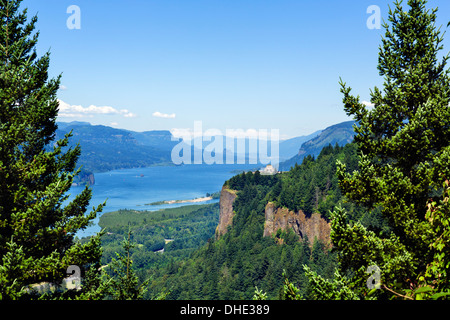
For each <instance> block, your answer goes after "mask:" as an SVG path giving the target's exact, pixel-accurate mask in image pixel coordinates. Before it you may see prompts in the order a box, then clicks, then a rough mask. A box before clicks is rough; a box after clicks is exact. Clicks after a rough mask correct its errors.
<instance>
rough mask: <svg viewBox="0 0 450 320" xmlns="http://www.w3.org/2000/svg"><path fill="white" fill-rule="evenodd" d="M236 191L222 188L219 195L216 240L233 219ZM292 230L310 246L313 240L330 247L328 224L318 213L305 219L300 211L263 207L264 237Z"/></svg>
mask: <svg viewBox="0 0 450 320" xmlns="http://www.w3.org/2000/svg"><path fill="white" fill-rule="evenodd" d="M236 196H237V195H236V191H234V190H230V189H228V188H227V187H223V188H222V191H221V193H220V202H219V208H220V217H219V225H218V226H217V228H216V239H218V238H220V237H221V236H222V235H224V234H225V233H227V230H228V226H231V225H232V223H233V218H234V214H235V213H234V211H233V202H234V200H235V199H236ZM289 228H292V230H293V231H294V232H295V233H296V234H297V235H298V236H299V237H300V240H303V239H304V238H305V236H306V237H307V238H308V241H309V243H310V245H311V246H312V244H313V243H314V239H318V240H320V241H321V242H322V243H324V244H325V245H326V246H327V247H330V246H331V240H330V231H331V227H330V223H329V222H328V221H326V220H325V219H324V218H322V216H321V215H320V214H319V213H314V214H312V215H311V216H310V217H307V216H306V215H305V214H304V213H303V212H302V211H299V212H293V211H290V210H289V209H286V208H277V207H276V206H275V204H274V203H272V202H269V203H267V205H266V207H265V222H264V236H265V237H268V236H272V235H273V234H275V233H276V232H277V231H278V229H282V230H287V229H289Z"/></svg>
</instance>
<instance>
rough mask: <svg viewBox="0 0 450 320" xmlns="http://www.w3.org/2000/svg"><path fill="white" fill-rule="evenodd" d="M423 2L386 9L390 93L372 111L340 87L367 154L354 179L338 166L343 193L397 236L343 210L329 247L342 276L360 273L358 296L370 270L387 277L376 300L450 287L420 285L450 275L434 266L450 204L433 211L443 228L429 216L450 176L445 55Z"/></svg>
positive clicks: (376, 93) (379, 92)
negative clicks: (357, 220)
mask: <svg viewBox="0 0 450 320" xmlns="http://www.w3.org/2000/svg"><path fill="white" fill-rule="evenodd" d="M426 3H427V1H425V0H409V1H408V7H409V8H408V10H406V9H405V8H404V7H403V3H402V1H396V2H395V3H394V5H395V8H394V10H391V9H390V10H389V18H388V21H389V22H390V23H389V24H388V23H385V24H384V26H383V27H384V28H385V29H386V33H385V36H384V37H383V38H382V44H381V46H380V49H379V61H378V70H379V72H380V75H381V76H383V77H384V85H383V89H379V88H374V90H372V92H371V103H372V104H373V105H374V106H373V108H371V109H370V108H368V107H366V106H365V105H364V104H362V103H361V102H360V100H359V96H358V97H355V96H353V95H351V94H350V92H351V89H350V88H349V87H347V86H346V85H345V84H344V83H342V82H341V85H342V89H341V92H342V93H343V95H344V99H343V102H344V108H345V111H346V112H347V114H348V115H351V116H353V117H354V119H355V120H356V122H357V126H355V132H356V136H355V142H356V143H357V145H358V147H359V151H360V155H359V170H357V171H354V172H352V173H349V172H347V170H346V167H345V165H343V164H342V163H340V162H338V170H337V172H338V177H339V185H340V188H341V190H342V193H343V194H345V196H346V197H347V198H348V199H350V200H351V201H353V202H355V203H358V204H362V205H364V206H366V207H367V209H368V210H374V209H377V210H381V212H382V214H383V216H384V218H385V219H386V221H387V222H388V224H389V226H390V228H391V230H392V233H391V234H390V235H384V236H382V235H381V234H377V233H375V232H373V231H371V230H368V229H366V228H365V227H363V226H362V225H361V224H359V223H356V224H354V225H350V224H348V223H347V219H346V215H345V212H343V210H336V212H335V213H334V220H333V223H332V228H333V230H332V241H333V244H334V246H335V248H336V249H337V251H339V256H340V264H341V269H343V270H344V271H352V273H353V274H354V276H353V277H352V278H351V279H350V280H349V284H348V285H349V287H350V288H352V289H353V290H355V292H357V293H358V294H359V295H360V297H363V296H366V295H367V293H368V291H369V288H368V286H367V282H366V281H367V279H368V278H369V276H370V275H371V274H366V271H367V268H368V267H369V266H370V265H376V266H378V267H379V270H380V282H381V283H379V284H380V287H381V288H382V289H383V290H378V291H376V292H377V293H376V295H378V296H382V295H387V296H392V294H394V295H397V296H399V297H407V298H414V297H418V296H415V295H414V290H419V289H420V288H422V289H420V290H419V292H420V291H423V290H424V289H423V287H427V288H429V289H430V290H432V291H433V292H435V291H440V290H446V289H449V281H442V279H437V278H436V277H435V278H430V277H429V278H428V279H425V278H424V277H423V276H424V275H425V274H428V275H431V274H433V275H438V274H440V275H441V277H442V275H443V274H444V273H443V272H440V273H439V272H436V270H434V269H433V270H434V271H433V272H431V271H430V270H429V269H430V266H434V267H436V268H437V266H441V267H442V268H447V269H449V268H450V265H448V266H443V264H439V263H433V261H435V260H436V258H437V255H439V254H441V253H442V252H447V251H448V246H449V243H448V242H447V243H443V242H439V241H436V239H438V238H440V237H441V236H442V235H443V234H447V233H448V232H447V233H445V228H444V229H443V228H442V223H443V220H445V219H447V223H448V221H450V220H449V219H450V217H449V216H448V215H447V216H446V217H445V216H444V213H448V210H441V209H442V208H444V207H445V208H446V206H447V205H446V203H447V202H448V200H447V202H444V204H442V205H441V207H438V209H436V212H439V213H440V215H439V220H438V219H435V221H434V222H433V220H432V219H430V218H429V216H430V213H427V210H428V211H429V210H430V209H429V208H430V205H429V203H432V204H433V206H434V207H433V208H436V204H437V202H436V201H438V199H439V198H440V199H442V193H443V188H442V186H443V182H444V181H445V180H446V179H449V177H450V108H449V102H450V76H449V70H448V69H447V68H446V64H447V60H448V55H447V56H444V57H443V58H439V53H440V51H441V50H442V49H443V47H442V41H443V34H442V33H441V31H440V28H437V27H436V25H435V21H436V13H437V9H433V10H430V9H427V8H426ZM427 205H428V206H427ZM437 221H439V223H437ZM437 226H440V227H441V228H438V227H437ZM448 227H449V226H448V225H447V226H446V228H447V230H448ZM447 237H448V235H447ZM433 244H434V246H433ZM443 246H444V247H446V248H447V249H445V248H444V247H443ZM437 248H439V250H438V249H437ZM427 270H428V271H427ZM441 271H443V270H441ZM341 274H343V273H342V272H341ZM316 283H318V282H317V281H316ZM408 290H409V291H408ZM319 291H320V290H317V292H319ZM335 296H336V295H335Z"/></svg>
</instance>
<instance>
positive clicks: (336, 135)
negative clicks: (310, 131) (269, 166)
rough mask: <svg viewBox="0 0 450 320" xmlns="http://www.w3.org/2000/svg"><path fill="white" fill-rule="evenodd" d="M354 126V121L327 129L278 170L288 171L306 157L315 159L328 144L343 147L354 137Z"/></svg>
mask: <svg viewBox="0 0 450 320" xmlns="http://www.w3.org/2000/svg"><path fill="white" fill-rule="evenodd" d="M354 124H355V122H354V121H347V122H342V123H338V124H335V125H332V126H330V127H327V128H326V129H325V130H323V131H321V132H320V134H318V135H317V136H316V137H314V138H312V139H310V140H308V141H306V142H304V143H303V144H302V145H301V147H300V150H299V151H298V153H297V154H296V155H295V156H293V157H292V158H290V159H289V160H286V161H284V162H281V163H280V170H282V171H287V170H289V169H290V168H291V167H293V166H295V164H296V163H298V164H300V163H301V162H302V160H303V158H305V157H306V156H308V155H312V156H314V157H317V156H318V155H319V154H320V152H321V151H322V149H323V148H324V147H326V146H327V145H329V144H331V145H333V146H334V145H335V144H336V143H337V144H338V145H340V146H344V145H346V144H347V143H350V142H352V141H353V136H354V135H355V132H354V131H353V125H354Z"/></svg>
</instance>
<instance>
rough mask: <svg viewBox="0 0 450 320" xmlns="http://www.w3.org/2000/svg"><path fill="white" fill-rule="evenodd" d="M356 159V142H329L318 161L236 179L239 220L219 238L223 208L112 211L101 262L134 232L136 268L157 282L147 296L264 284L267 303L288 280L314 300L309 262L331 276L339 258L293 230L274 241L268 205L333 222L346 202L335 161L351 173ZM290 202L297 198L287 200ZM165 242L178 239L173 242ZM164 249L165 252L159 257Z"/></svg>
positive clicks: (246, 294) (216, 294) (221, 293)
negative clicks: (267, 232)
mask: <svg viewBox="0 0 450 320" xmlns="http://www.w3.org/2000/svg"><path fill="white" fill-rule="evenodd" d="M355 158H356V149H355V146H354V145H352V144H349V145H347V146H345V147H340V146H338V145H336V146H334V147H333V146H331V145H330V146H328V147H326V148H324V149H323V151H322V152H321V153H320V155H319V156H318V158H317V159H314V158H313V157H307V158H305V159H304V161H303V163H302V164H300V165H296V166H295V167H294V168H292V169H291V170H290V171H289V172H285V173H282V174H277V175H261V174H260V173H259V171H256V172H255V173H252V172H246V173H245V172H244V173H241V174H238V175H236V176H234V177H233V178H231V179H230V180H228V181H227V182H225V185H227V186H228V187H229V188H231V189H234V190H236V191H237V194H238V196H237V198H236V200H235V202H234V205H233V209H234V211H235V212H236V215H235V217H234V220H233V226H232V227H231V228H230V231H229V232H228V233H227V234H225V235H224V236H222V237H221V238H220V239H218V240H215V239H214V230H215V227H216V226H217V223H218V205H217V204H212V205H203V206H187V207H181V208H176V209H167V210H164V211H158V212H156V213H155V212H134V211H125V210H121V211H120V212H115V213H106V214H104V215H103V216H102V217H101V219H100V225H101V226H102V227H105V228H106V232H107V234H105V235H104V236H103V237H102V243H103V247H104V254H103V258H102V263H103V264H107V263H108V262H109V261H110V260H111V258H112V257H113V256H114V254H115V252H120V250H121V249H120V241H121V240H122V239H123V238H124V237H125V236H126V234H127V232H128V230H132V231H133V235H132V240H133V241H134V242H136V244H137V245H136V247H135V248H134V249H133V250H132V260H133V263H134V267H135V270H136V272H137V274H138V275H139V277H140V279H141V281H145V280H147V279H151V281H150V283H149V288H150V290H149V291H148V292H147V293H146V295H145V296H144V297H145V298H151V297H152V296H154V295H157V294H158V292H169V294H168V296H167V297H166V299H251V298H252V297H253V295H254V293H255V287H258V289H259V290H263V291H264V292H266V293H267V296H268V298H271V299H278V298H283V297H284V291H283V288H284V281H285V280H286V279H285V277H286V278H288V279H289V280H290V281H291V282H292V283H295V285H296V286H297V287H298V288H299V290H300V291H299V292H300V294H301V295H302V296H304V297H305V298H308V297H310V292H309V289H308V286H309V283H308V281H307V278H306V276H305V274H304V271H303V265H308V266H310V267H311V269H312V270H314V271H316V272H317V273H318V274H321V275H323V276H324V277H327V278H328V277H331V276H332V274H333V271H334V267H335V264H336V257H335V255H334V254H333V253H332V252H331V251H330V250H328V249H326V248H325V245H324V244H323V243H321V242H320V241H315V239H304V240H303V241H299V240H300V239H299V237H298V235H296V234H295V233H294V232H293V231H291V230H287V231H286V230H281V229H280V230H279V231H278V232H277V233H276V234H275V235H274V236H273V237H263V229H264V219H265V218H264V208H265V206H266V204H267V202H268V201H276V202H278V203H279V205H280V206H287V207H289V208H291V209H293V210H305V212H310V213H312V212H320V211H322V212H324V217H327V214H326V209H332V208H333V207H334V205H336V204H337V203H338V202H339V201H341V200H342V196H341V195H340V193H339V188H338V186H337V181H336V178H335V169H334V168H335V166H333V163H335V161H336V159H340V160H342V161H344V162H346V163H347V164H348V165H349V167H352V168H353V167H354V166H356V162H355ZM318 172H320V173H322V174H320V175H318V174H317V173H318ZM300 177H301V178H300ZM293 179H295V181H296V183H294V184H293V183H292V182H293ZM318 190H319V191H318ZM295 194H297V195H300V196H297V197H295V196H294V195H295ZM317 195H319V196H317ZM285 198H289V199H293V200H294V201H292V202H290V203H284V202H283V201H284V200H283V199H285ZM306 199H311V200H310V201H305V200H306ZM348 207H349V208H353V211H352V212H354V216H355V219H357V218H359V216H357V215H358V213H359V211H358V210H357V209H356V208H354V207H352V206H351V205H348ZM196 208H199V209H196ZM308 210H309V211H308ZM167 239H171V240H174V241H172V242H168V243H167V241H165V240H167ZM280 239H282V241H280ZM280 243H282V244H280ZM162 248H164V253H162V252H155V251H157V250H161V249H162ZM194 248H198V250H194Z"/></svg>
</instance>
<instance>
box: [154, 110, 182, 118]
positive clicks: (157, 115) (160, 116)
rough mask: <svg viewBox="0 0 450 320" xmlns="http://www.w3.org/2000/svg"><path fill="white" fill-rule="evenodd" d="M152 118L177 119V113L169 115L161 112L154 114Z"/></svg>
mask: <svg viewBox="0 0 450 320" xmlns="http://www.w3.org/2000/svg"><path fill="white" fill-rule="evenodd" d="M152 116H154V117H156V118H165V119H175V117H176V115H175V113H172V114H167V113H161V112H159V111H156V112H153V114H152Z"/></svg>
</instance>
